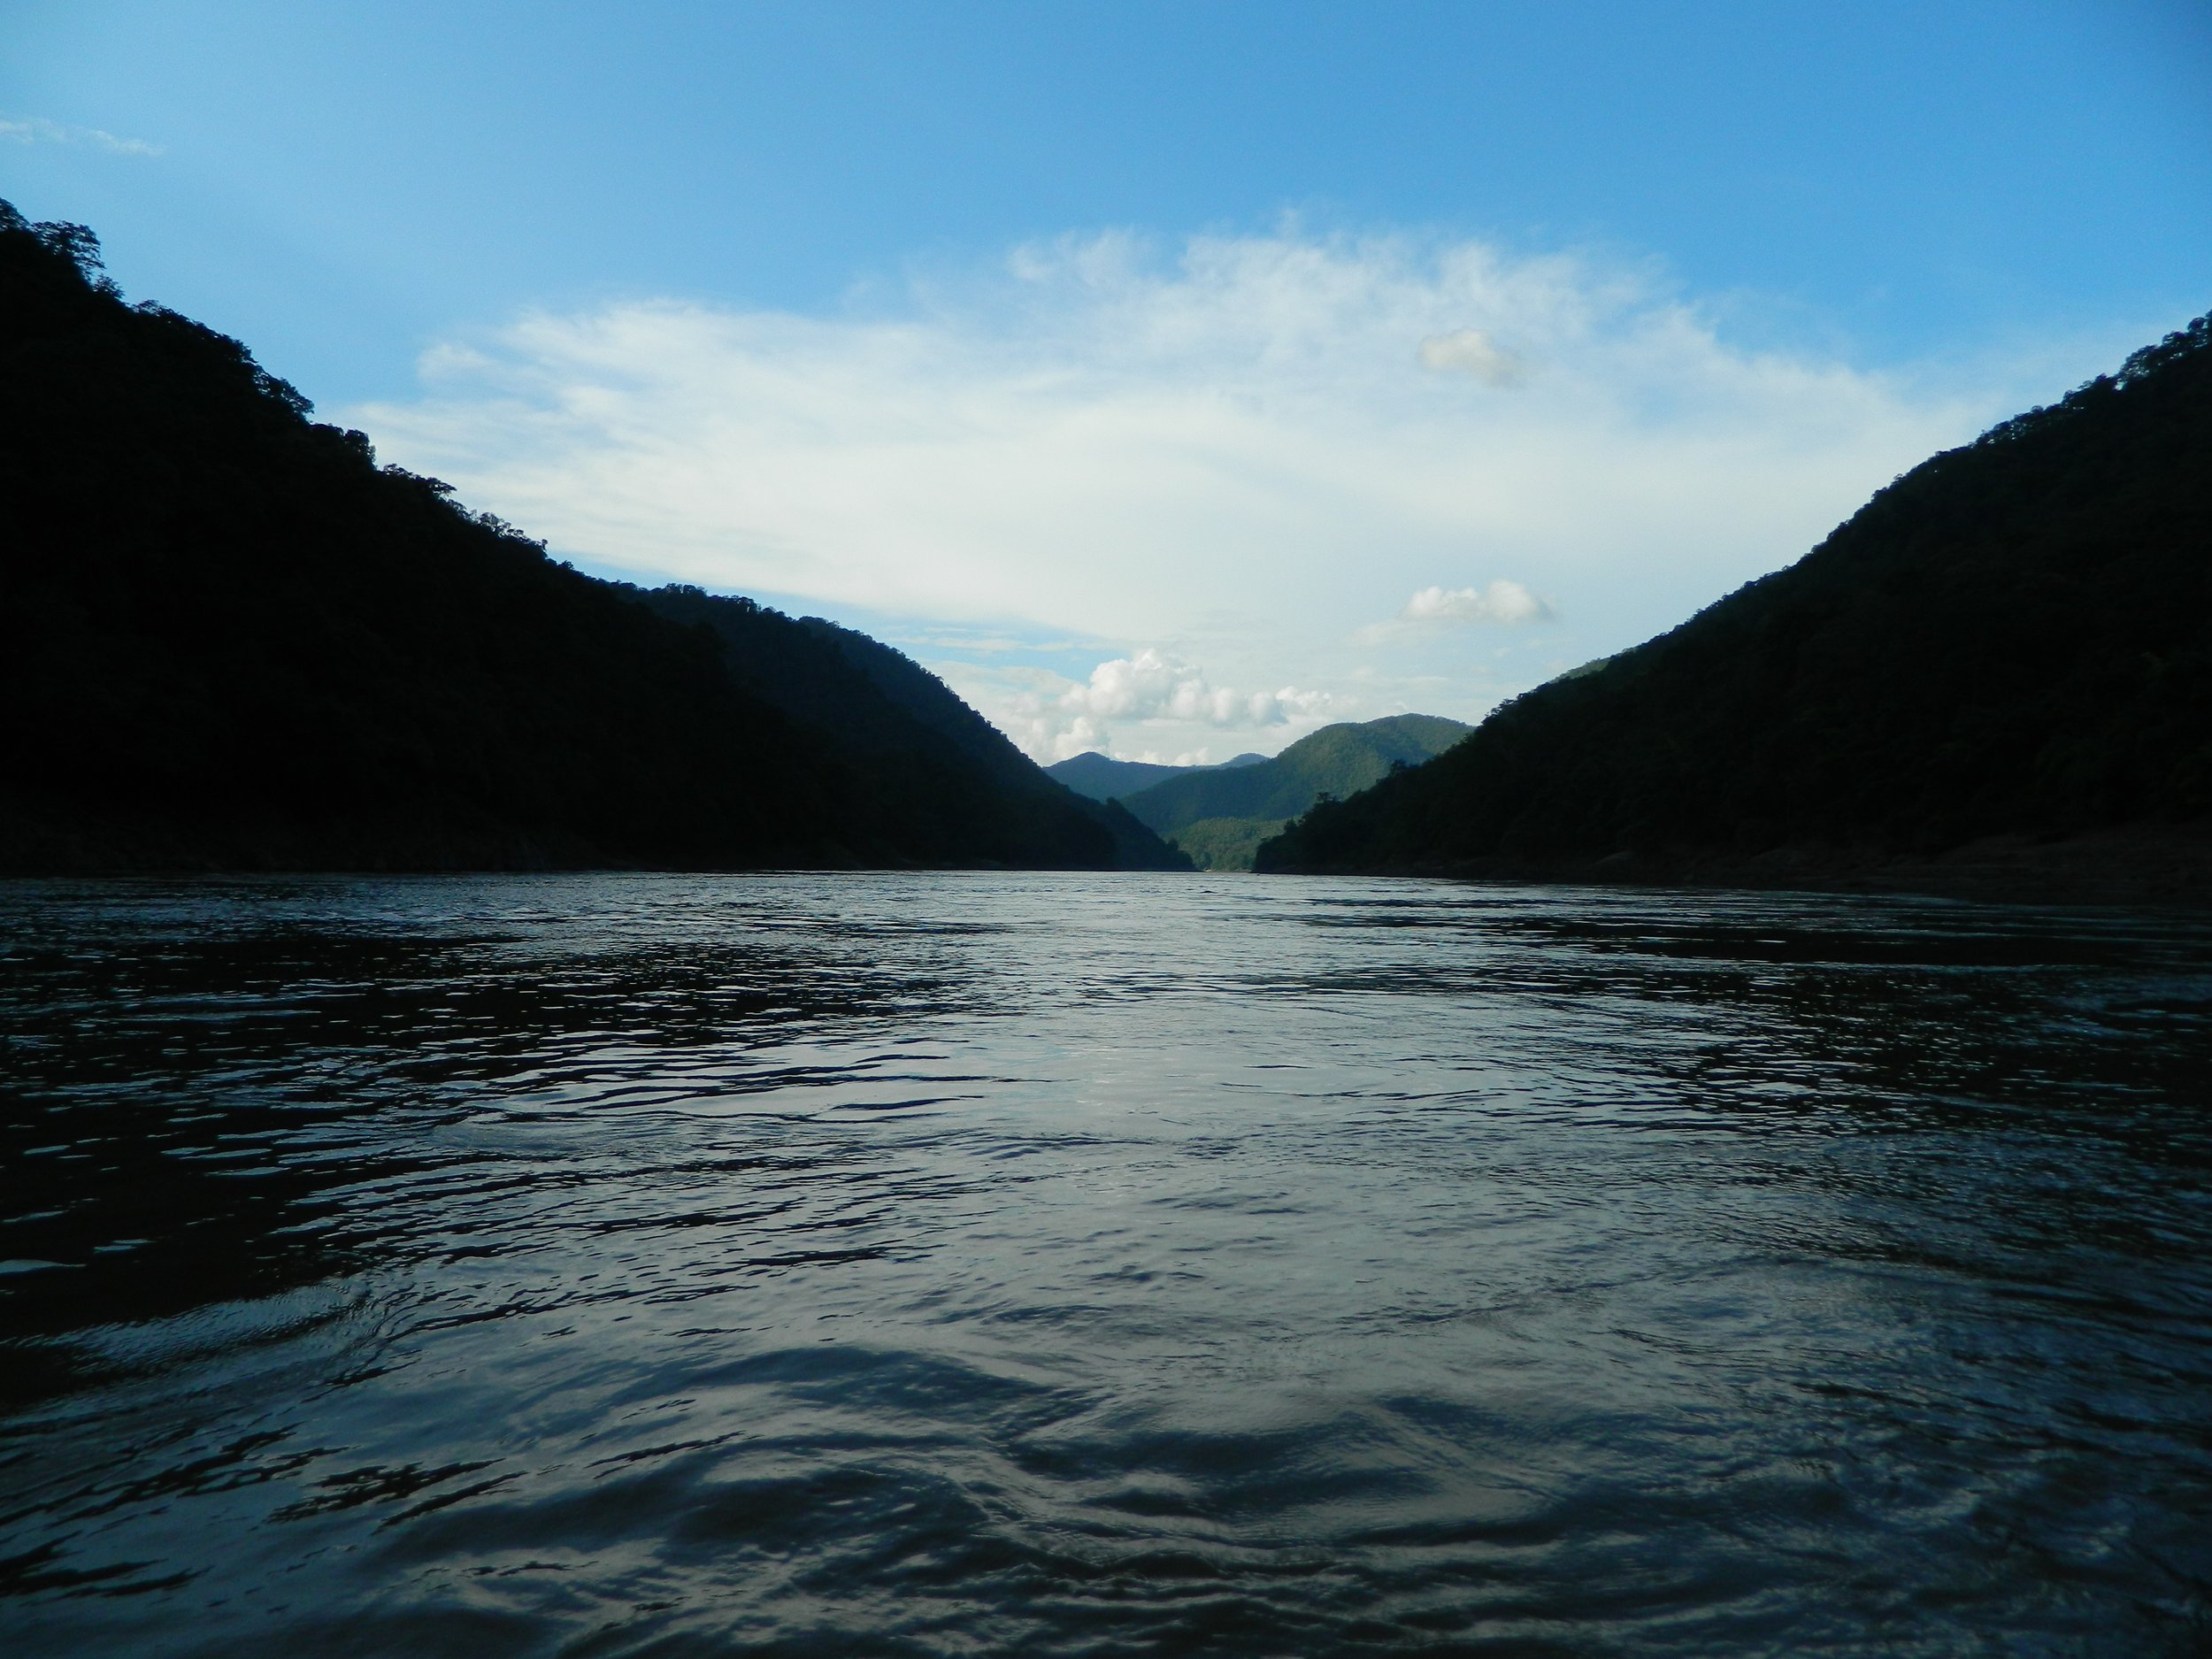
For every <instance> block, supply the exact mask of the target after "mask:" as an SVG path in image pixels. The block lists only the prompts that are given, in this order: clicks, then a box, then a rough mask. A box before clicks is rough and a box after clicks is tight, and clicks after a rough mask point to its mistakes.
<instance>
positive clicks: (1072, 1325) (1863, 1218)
mask: <svg viewBox="0 0 2212 1659" xmlns="http://www.w3.org/2000/svg"><path fill="white" fill-rule="evenodd" d="M0 941H4V942H0V953H4V954H0V1042H4V1048H0V1086H4V1088H5V1091H6V1093H5V1097H4V1116H0V1134H4V1137H5V1138H4V1141H0V1156H4V1169H5V1172H6V1181H5V1187H4V1201H0V1203H4V1222H5V1225H4V1229H0V1256H4V1257H6V1258H9V1265H10V1267H11V1269H12V1271H8V1272H7V1273H6V1274H5V1275H4V1276H0V1338H4V1342H5V1346H4V1347H0V1391H4V1410H5V1413H6V1415H5V1416H4V1417H0V1635H4V1636H5V1637H6V1639H7V1644H6V1645H7V1646H8V1647H9V1650H10V1651H11V1652H12V1653H19V1654H25V1655H43V1654H65V1653H66V1654H83V1653H101V1652H110V1653H125V1652H128V1653H131V1654H160V1655H168V1654H178V1655H183V1654H199V1653H209V1654H213V1653H226V1654H227V1653H236V1652H242V1651H253V1650H257V1649H259V1650H267V1651H290V1652H317V1653H399V1652H405V1653H409V1654H443V1653H453V1654H469V1655H485V1654H509V1653H511V1654H540V1653H543V1654H553V1653H563V1654H569V1653H574V1654H593V1655H600V1654H604V1655H617V1654H634V1653H635V1654H644V1653H651V1654H685V1653H715V1652H724V1651H737V1650H744V1651H749V1652H756V1651H757V1652H788V1653H804V1652H822V1653H832V1652H836V1653H862V1652H864V1653H916V1654H925V1653H926V1654H940V1653H964V1652H979V1651H1013V1650H1019V1651H1024V1652H1041V1653H1086V1654H1110V1653H1137V1652H1148V1653H1149V1652H1175V1651H1186V1650H1188V1651H1198V1650H1204V1651H1208V1652H1227V1653H1254V1654H1262V1653H1265V1654H1273V1653H1287V1652H1298V1653H1303V1654H1333V1653H1357V1652H1370V1651H1373V1652H1398V1651H1407V1650H1413V1651H1422V1650H1433V1651H1437V1652H1493V1651H1494V1652H1499V1653H1552V1652H1557V1653H1608V1652H1624V1653H1625V1652H1635V1653H1638V1654H1650V1653H1658V1654H1665V1653H1682V1654H1712V1653H1765V1652H1770V1651H1778V1650H1786V1651H1791V1652H1832V1653H1868V1654H1872V1653H1888V1652H1895V1651H1900V1650H1909V1651H1914V1652H1925V1653H1931V1654H1949V1653H1962V1654H1963V1653H1981V1652H1986V1651H1990V1650H1992V1648H1993V1647H2004V1648H2008V1649H2011V1650H2014V1651H2033V1652H2047V1653H2074V1652H2079V1653H2084V1654H2087V1653H2096V1654H2101V1655H2103V1654H2120V1653H2125V1654H2135V1653H2145V1654H2148V1653H2169V1652H2171V1653H2181V1652H2186V1651H2190V1650H2191V1647H2192V1645H2193V1643H2196V1642H2201V1641H2203V1640H2206V1638H2207V1634H2208V1622H2212V1613H2208V1589H2212V1544H2208V1542H2207V1535H2208V1534H2207V1529H2206V1528H2205V1526H2204V1525H2203V1520H2204V1517H2206V1516H2207V1515H2208V1514H2212V1320H2208V1313H2212V1252H2208V1245H2212V1197H2208V1179H2207V1171H2208V1168H2212V1133H2208V1130H2212V1125H2208V1119H2207V1117H2206V1114H2205V1089H2204V1078H2205V1062H2206V1059H2207V1056H2208V1051H2212V1042H2208V1014H2212V929H2208V928H2207V927H2206V926H2203V925H2202V924H2199V923H2190V922H2185V921H2162V920H2160V919H2158V918H2147V917H2141V916H2134V917H2130V916H2122V915H2112V914H2095V913H2076V914H2065V913H2060V912H2036V911H2031V910H1998V909H1986V908H1970V907H1962V906H1956V905H1948V904H1943V903H1939V902H1922V901H1903V900H1865V899H1849V898H1805V897H1790V896H1772V895H1758V896H1752V895H1658V894H1639V893H1624V892H1593V891H1578V890H1571V889H1518V890H1513V889H1486V888H1477V887H1452V886H1448V885H1444V884H1434V885H1430V884H1421V883H1409V882H1363V881H1318V880H1296V879H1281V880H1275V879H1256V878H1225V879H1206V878H1200V879H1192V878H1173V877H1167V878H1153V877H1141V876H1137V877H1133V876H1125V875H1124V876H1110V877H1085V876H1037V875H974V874H959V875H944V874H926V875H837V876H775V877H752V878H742V877H741V878H718V879H674V878H659V877H649V876H580V877H544V878H534V877H508V878H498V879H408V880H368V879H365V880H327V881H323V880H316V881H263V882H234V881H204V882H195V883H188V884H174V885H159V884H147V883H115V884H75V885H73V884H59V883H47V884H19V885H14V886H11V887H5V888H0ZM41 1263H50V1264H51V1265H40V1264H41Z"/></svg>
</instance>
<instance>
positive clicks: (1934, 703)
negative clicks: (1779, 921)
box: [1131, 318, 2212, 897]
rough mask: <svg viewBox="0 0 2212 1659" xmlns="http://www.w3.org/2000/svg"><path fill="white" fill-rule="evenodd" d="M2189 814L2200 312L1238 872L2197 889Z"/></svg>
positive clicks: (2197, 596)
mask: <svg viewBox="0 0 2212 1659" xmlns="http://www.w3.org/2000/svg"><path fill="white" fill-rule="evenodd" d="M1131 804H1132V810H1137V808H1136V805H1135V803H1131ZM2208 813H2212V318H2207V319H2199V320H2198V321H2197V322H2195V323H2194V324H2193V325H2191V326H2190V327H2188V328H2187V329H2185V330H2184V331H2182V332H2180V333H2178V334H2172V335H2170V336H2168V337H2167V339H2166V340H2165V341H2164V342H2162V343H2160V344H2158V345H2155V346H2152V347H2148V348H2147V349H2144V350H2142V351H2139V352H2138V353H2136V354H2135V355H2134V356H2133V357H2130V358H2129V359H2128V361H2127V364H2126V365H2125V366H2124V368H2122V369H2121V370H2120V371H2119V372H2118V373H2116V374H2111V375H2101V376H2099V377H2098V378H2097V379H2096V380H2092V381H2090V382H2089V383H2088V384H2087V385H2085V386H2083V387H2081V388H2079V389H2078V390H2077V391H2075V392H2074V393H2072V394H2071V395H2070V396H2068V397H2066V398H2065V399H2064V400H2063V401H2062V402H2061V403H2057V404H2055V405H2054V406H2052V407H2050V408H2047V409H2037V410H2034V411H2031V412H2029V413H2028V414H2025V415H2022V416H2020V417H2018V418H2016V419H2012V420H2008V421H2006V422H2005V423H2004V424H2002V425H2001V426H1997V427H1996V428H1994V429H1993V430H1992V431H1990V432H1988V433H1986V434H1984V435H1983V436H1982V437H1981V438H1979V439H1978V440H1977V441H1976V442H1973V443H1970V444H1968V445H1966V446H1964V447H1963V448H1961V449H1952V450H1948V451H1947V452H1945V453H1943V454H1941V455H1939V456H1936V457H1934V458H1933V459H1932V460H1929V461H1927V462H1925V463H1924V464H1923V465H1920V466H1918V467H1916V468H1915V469H1914V470H1913V471H1912V472H1909V473H1908V474H1906V475H1905V476H1904V477H1902V478H1901V479H1899V480H1897V481H1896V482H1895V483H1893V484H1892V485H1891V486H1889V487H1888V488H1886V489H1884V490H1882V491H1881V492H1880V493H1878V495H1875V496H1874V498H1873V499H1872V500H1871V501H1870V502H1869V503H1867V504H1866V506H1865V507H1863V509H1861V510H1860V511H1859V512H1857V513H1856V514H1855V515H1854V516H1853V518H1851V519H1850V520H1849V521H1848V522H1847V523H1846V524H1844V525H1843V526H1841V527H1839V529H1837V530H1836V531H1834V532H1833V533H1832V534H1831V535H1830V536H1829V537H1828V538H1827V540H1826V541H1823V542H1822V543H1821V544H1820V546H1819V547H1817V548H1816V549H1813V551H1812V552H1810V553H1809V554H1808V555H1806V556H1805V557H1803V558H1801V559H1800V560H1799V561H1798V562H1797V563H1796V564H1795V565H1791V566H1790V567H1789V568H1788V569H1786V570H1784V571H1781V572H1777V573H1776V574H1774V575H1771V576H1769V577H1766V578H1764V579H1763V580H1759V581H1755V582H1753V583H1751V584H1750V585H1748V586H1747V587H1745V588H1741V589H1739V590H1738V591H1737V592H1736V593H1734V594H1732V595H1729V596H1728V597H1727V598H1725V599H1724V600H1722V601H1720V602H1719V603H1716V604H1714V605H1712V606H1711V607H1709V609H1707V610H1705V611H1701V612H1700V613H1699V614H1698V615H1697V616H1695V617H1694V618H1691V619H1690V620H1689V621H1688V622H1686V623H1684V624H1683V625H1682V626H1679V627H1678V628H1676V629H1674V630H1673V631H1672V632H1671V633H1669V634H1663V635H1662V636H1660V637H1659V638H1657V639H1655V640H1652V641H1648V642H1647V643H1645V644H1643V645H1640V646H1639V647H1637V648H1636V649H1633V650H1630V651H1625V652H1623V653H1622V654H1620V655H1619V656H1617V657H1611V658H1609V659H1607V660H1605V661H1603V662H1601V663H1597V664H1591V665H1590V666H1589V667H1588V668H1587V669H1586V670H1584V671H1581V672H1578V673H1576V674H1574V675H1572V676H1570V677H1567V678H1564V679H1562V680H1555V681H1553V682H1551V683H1550V684H1548V685H1546V686H1542V687H1539V688H1537V689H1536V690H1534V691H1532V692H1530V693H1528V694H1526V695H1524V696H1521V697H1519V698H1517V699H1515V700H1514V701H1513V702H1511V703H1508V704H1506V705H1505V706H1504V707H1502V708H1501V709H1500V710H1497V711H1496V712H1495V713H1494V714H1493V715H1492V716H1491V717H1490V718H1488V719H1487V720H1486V721H1484V722H1483V724H1482V726H1480V727H1479V729H1478V730H1477V731H1476V732H1475V733H1474V734H1473V735H1472V736H1471V737H1470V738H1468V739H1467V740H1466V741H1464V742H1463V743H1461V744H1460V745H1459V746H1458V747H1456V748H1455V749H1453V750H1452V751H1451V752H1450V753H1449V754H1448V755H1446V756H1445V757H1442V758H1441V759H1440V760H1438V761H1437V762H1436V763H1435V764H1432V765H1429V766H1425V767H1423V768H1421V769H1419V770H1418V771H1417V772H1410V773H1409V774H1407V775H1405V776H1402V777H1396V778H1391V779H1388V780H1385V781H1384V782H1382V783H1381V784H1380V785H1379V786H1378V787H1375V788H1373V789H1371V790H1370V791H1369V792H1367V793H1366V794H1364V795H1360V796H1358V797H1357V798H1356V799H1352V800H1347V801H1342V802H1339V803H1331V804H1327V805H1323V806H1318V807H1317V808H1316V809H1315V810H1312V811H1311V812H1310V813H1309V814H1307V815H1306V816H1305V817H1304V818H1302V820H1301V821H1300V822H1299V823H1297V824H1296V825H1295V826H1293V827H1291V828H1290V829H1289V830H1287V831H1286V833H1284V834H1283V835H1282V836H1280V837H1279V838H1277V839H1275V840H1273V841H1270V842H1268V843H1267V845H1266V846H1264V847H1263V849H1261V850H1260V853H1259V856H1258V864H1259V866H1260V867H1261V868H1262V869H1271V870H1309V871H1314V870H1329V871H1371V872H1384V871H1416V870H1421V871H1444V872H1461V873H1466V874H1476V875H1481V874H1494V875H1507V876H1512V875H1546V876H1592V875H1594V876H1599V877H1604V876H1608V875H1612V874H1616V873H1617V874H1619V875H1621V876H1624V877H1628V878H1631V879H1711V880H1732V881H1764V882H1769V883H1773V882H1792V881H1824V880H1833V879H1851V880H1861V879H1863V880H1868V881H1873V882H1878V883H1886V884H1888V885H1896V886H1908V887H1911V886H1919V887H1945V886H1950V887H1955V888H1958V889H1959V890H1967V889H1969V888H1970V887H1974V886H1975V885H1976V884H1980V885H1982V886H1985V887H1991V888H1993V889H1994V888H2000V887H2002V888H2008V889H2011V890H2018V891H2045V892H2048V893H2051V894H2053V895H2062V894H2074V895H2083V896H2100V895H2108V896H2115V897H2124V896H2130V895H2136V896H2140V895H2155V894H2157V893H2160V892H2181V891H2184V890H2187V891H2192V892H2196V893H2199V894H2201V895H2212V825H2208V818H2207V815H2208ZM1140 816H1142V813H1141V812H1140Z"/></svg>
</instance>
